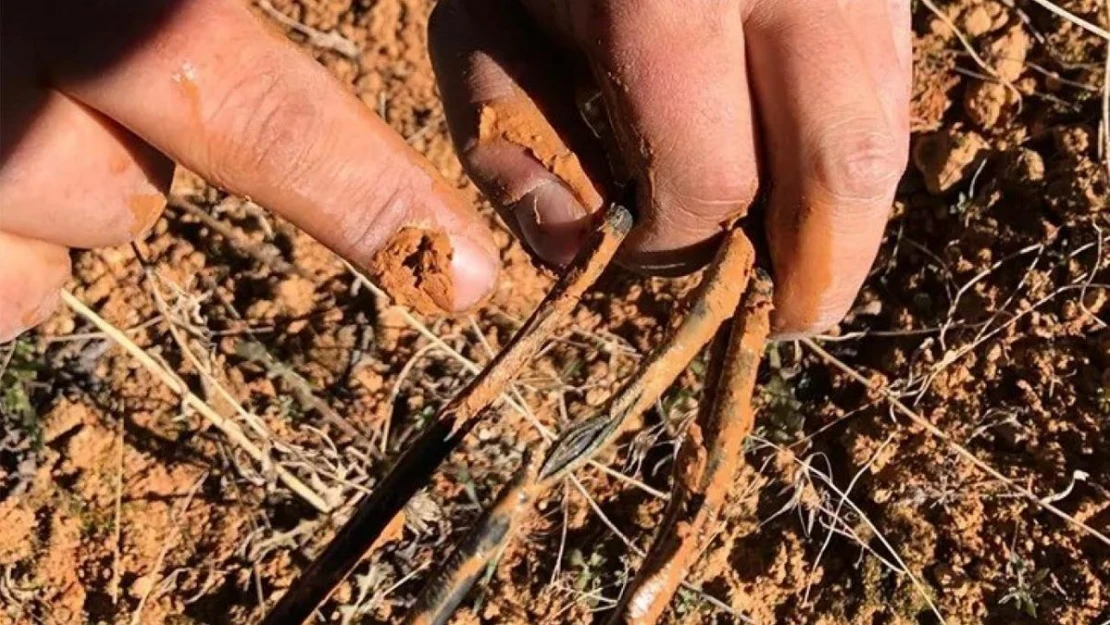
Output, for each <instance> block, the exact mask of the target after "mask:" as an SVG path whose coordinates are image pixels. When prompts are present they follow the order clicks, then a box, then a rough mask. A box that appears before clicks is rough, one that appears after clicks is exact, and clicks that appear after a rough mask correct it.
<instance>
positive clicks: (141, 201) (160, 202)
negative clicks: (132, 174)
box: [127, 193, 166, 237]
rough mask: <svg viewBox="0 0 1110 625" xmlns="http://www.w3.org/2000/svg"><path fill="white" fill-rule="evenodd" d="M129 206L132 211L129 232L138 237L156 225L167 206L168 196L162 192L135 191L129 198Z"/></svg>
mask: <svg viewBox="0 0 1110 625" xmlns="http://www.w3.org/2000/svg"><path fill="white" fill-rule="evenodd" d="M127 208H128V209H130V211H131V217H132V218H133V219H134V221H132V222H131V227H130V228H129V230H128V231H129V233H130V234H131V236H133V237H137V236H139V235H140V234H142V233H143V232H146V230H147V229H148V228H150V227H151V226H152V225H154V222H155V221H157V219H158V216H159V215H161V214H162V210H163V209H164V208H166V196H164V195H162V194H161V193H134V194H132V195H130V196H128V198H127Z"/></svg>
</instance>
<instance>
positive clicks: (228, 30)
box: [0, 0, 499, 342]
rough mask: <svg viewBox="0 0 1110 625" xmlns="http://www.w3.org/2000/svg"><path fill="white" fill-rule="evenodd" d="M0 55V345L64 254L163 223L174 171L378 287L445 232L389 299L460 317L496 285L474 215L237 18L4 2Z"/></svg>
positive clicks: (162, 8)
mask: <svg viewBox="0 0 1110 625" xmlns="http://www.w3.org/2000/svg"><path fill="white" fill-rule="evenodd" d="M0 55H2V56H3V59H4V70H3V72H2V73H0V81H2V84H0V91H2V93H3V99H2V108H0V120H2V121H0V342H2V341H6V340H9V339H11V338H13V337H14V336H15V335H17V334H18V333H20V332H21V331H23V330H25V329H27V328H28V327H30V326H32V325H34V324H36V323H38V322H40V321H42V320H43V319H44V318H46V317H47V316H48V315H49V314H50V312H51V311H52V310H53V309H54V307H55V306H56V305H57V302H58V298H59V289H60V286H61V285H62V283H63V282H64V281H65V280H66V279H67V277H68V276H69V271H70V264H69V254H68V250H67V248H70V247H81V248H87V247H97V246H106V245H117V244H120V243H124V242H126V241H129V240H133V239H135V238H137V237H140V236H142V234H143V232H144V231H146V230H147V229H148V228H150V227H151V226H152V225H153V224H154V223H155V221H157V219H158V216H159V215H160V214H161V211H162V209H163V207H164V205H165V201H166V193H167V191H168V189H169V185H170V180H171V177H172V172H173V163H172V161H177V162H179V163H182V164H183V165H185V166H186V167H188V168H190V169H192V170H193V171H196V172H197V173H199V174H200V175H202V176H204V177H205V178H207V179H208V180H209V181H211V182H213V183H214V184H217V185H219V186H221V187H223V188H225V189H228V190H229V191H232V192H234V193H238V194H241V195H246V196H249V197H251V198H252V199H253V200H255V201H256V202H258V203H260V204H262V205H264V206H266V207H268V208H270V209H272V210H274V211H275V212H277V213H278V214H280V215H282V216H283V217H285V218H287V219H289V220H290V221H292V222H293V223H295V224H296V225H298V226H299V227H301V228H302V229H304V230H305V231H306V232H308V233H309V234H311V235H312V236H314V237H315V238H317V239H318V240H319V241H320V242H321V243H323V244H324V245H326V246H328V247H330V248H331V249H333V250H334V251H336V252H337V253H339V254H340V255H342V256H344V257H346V258H347V259H348V260H350V261H351V262H353V263H354V264H356V265H359V266H361V267H364V268H368V269H369V270H370V272H371V273H372V274H373V273H375V272H376V271H379V270H380V271H386V270H389V269H390V267H389V266H388V265H389V264H390V262H393V261H398V259H397V258H392V259H391V260H389V259H387V257H388V255H387V254H382V255H378V252H379V251H380V250H382V249H383V246H386V249H388V250H392V251H398V250H394V247H393V244H394V243H397V242H398V241H399V240H400V239H402V238H403V237H396V236H394V235H396V234H397V233H398V232H399V231H400V230H401V229H403V228H406V227H412V228H416V229H419V230H421V231H434V232H440V233H443V234H446V235H447V239H446V241H447V242H449V243H450V244H451V249H452V251H451V252H450V253H447V252H446V251H445V250H446V248H445V247H444V246H442V245H439V246H434V247H432V248H431V252H428V251H427V250H422V251H420V252H414V253H427V254H433V255H435V254H439V255H440V256H443V257H442V258H439V259H438V261H443V262H441V263H440V264H438V265H436V263H429V265H431V266H430V270H431V272H432V273H436V272H438V273H436V275H433V276H423V278H424V279H423V280H422V281H416V282H415V283H412V282H411V281H410V282H409V283H404V281H403V280H402V281H401V282H399V283H397V284H393V285H387V286H393V287H395V288H397V289H400V290H402V291H403V290H405V289H406V288H407V289H408V290H409V291H412V292H410V293H402V295H405V296H407V297H409V298H410V299H415V300H416V302H415V303H418V304H419V303H421V302H423V303H424V304H434V305H436V306H438V307H440V308H445V309H449V310H459V309H464V308H467V307H469V306H470V305H472V304H474V303H476V302H477V301H478V300H480V299H481V298H482V297H483V296H484V295H485V294H486V292H487V291H488V290H489V289H490V288H491V287H492V286H493V283H494V281H495V279H496V274H497V267H498V263H499V259H498V255H497V249H496V247H495V246H494V244H493V240H492V238H491V236H490V233H489V232H488V231H487V230H486V228H485V226H484V225H483V223H482V222H481V220H480V219H479V217H478V216H477V214H476V213H475V212H474V211H473V209H472V208H471V207H470V206H469V205H468V204H467V203H466V202H465V200H463V199H462V198H461V197H460V195H459V194H458V193H457V192H456V191H455V190H454V189H451V188H449V187H448V186H447V185H446V183H445V182H443V181H442V180H441V179H440V178H439V177H438V176H437V174H436V173H435V172H434V171H433V170H432V168H431V167H430V165H428V164H427V163H426V162H425V161H424V160H423V159H422V158H421V157H420V156H418V155H417V154H416V153H415V152H413V151H412V150H411V149H410V148H409V147H408V146H407V145H406V144H405V142H404V140H403V139H401V138H400V137H399V136H397V135H396V134H395V133H394V132H393V131H392V130H390V129H389V127H388V126H387V125H386V124H385V123H383V122H382V121H381V120H380V119H378V118H377V117H375V116H374V115H373V114H372V113H370V112H369V111H368V110H367V109H366V107H365V106H363V104H362V103H361V102H360V101H359V100H358V99H357V98H355V97H354V96H353V95H351V94H350V93H348V92H347V90H346V89H345V88H344V87H343V86H342V85H341V84H340V83H339V82H338V81H336V80H334V79H333V78H332V77H331V76H330V75H329V74H328V72H327V71H326V70H325V69H324V68H322V67H320V66H319V65H317V64H316V63H315V62H314V61H313V60H312V59H311V58H309V57H307V56H306V55H304V54H302V53H301V52H300V51H299V50H297V49H296V47H295V46H294V45H293V44H291V43H290V42H288V41H287V40H286V39H285V38H284V37H282V36H281V35H279V34H276V33H271V32H269V30H267V28H266V27H264V26H263V24H261V23H260V22H259V21H258V20H256V19H255V17H254V16H253V15H251V13H250V12H249V10H248V8H247V7H246V5H245V3H242V2H239V1H237V0H110V1H109V2H63V1H61V0H48V1H46V2H37V3H12V4H11V5H10V6H9V5H5V7H4V19H3V22H2V23H0ZM171 159H172V161H171ZM413 232H416V230H408V231H406V233H407V234H411V233H413ZM411 239H412V237H411V236H410V237H409V242H410V243H411V242H412V241H411ZM416 241H417V242H419V241H420V237H416ZM436 241H437V242H438V243H443V241H444V240H443V239H441V238H436ZM401 260H403V259H401ZM418 260H420V261H421V262H423V261H430V260H436V259H428V258H422V259H418ZM438 261H437V262H438ZM394 269H399V268H397V267H394ZM381 277H385V278H387V279H386V280H385V281H386V282H388V278H389V276H381ZM393 277H396V276H393Z"/></svg>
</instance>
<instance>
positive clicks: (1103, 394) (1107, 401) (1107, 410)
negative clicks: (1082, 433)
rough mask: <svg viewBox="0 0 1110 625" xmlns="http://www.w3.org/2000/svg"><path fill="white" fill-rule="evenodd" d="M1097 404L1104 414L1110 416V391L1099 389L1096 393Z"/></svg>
mask: <svg viewBox="0 0 1110 625" xmlns="http://www.w3.org/2000/svg"><path fill="white" fill-rule="evenodd" d="M1095 404H1096V405H1097V406H1098V409H1099V411H1100V412H1102V414H1104V415H1107V416H1110V389H1107V388H1100V389H1098V392H1096V393H1095Z"/></svg>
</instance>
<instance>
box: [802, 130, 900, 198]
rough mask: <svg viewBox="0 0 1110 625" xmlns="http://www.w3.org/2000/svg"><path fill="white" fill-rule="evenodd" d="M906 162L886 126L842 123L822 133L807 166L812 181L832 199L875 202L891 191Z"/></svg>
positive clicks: (898, 144)
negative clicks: (808, 166)
mask: <svg viewBox="0 0 1110 625" xmlns="http://www.w3.org/2000/svg"><path fill="white" fill-rule="evenodd" d="M905 160H906V156H905V148H904V147H903V146H902V145H901V142H899V141H898V140H897V139H895V137H894V135H892V134H891V133H890V132H889V131H888V130H886V129H885V127H882V126H877V125H875V124H862V123H843V124H835V125H833V126H832V128H831V130H829V131H827V132H825V133H824V134H823V136H822V137H821V138H820V140H819V143H818V145H817V147H816V150H815V151H814V156H813V161H812V162H811V163H810V164H809V165H810V168H811V172H810V173H811V178H812V180H813V181H814V182H815V183H816V184H817V185H819V186H820V187H821V188H822V189H824V190H825V191H826V192H828V193H829V194H830V195H832V196H833V197H836V198H842V199H849V200H878V199H881V198H884V197H886V196H887V195H889V194H890V193H891V192H892V191H893V190H894V187H895V185H896V184H897V182H898V179H899V178H900V177H901V175H902V172H903V170H904V169H905Z"/></svg>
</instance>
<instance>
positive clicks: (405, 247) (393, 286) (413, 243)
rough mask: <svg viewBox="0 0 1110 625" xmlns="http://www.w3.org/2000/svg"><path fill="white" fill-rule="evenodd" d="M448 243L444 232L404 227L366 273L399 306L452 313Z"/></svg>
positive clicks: (451, 285)
mask: <svg viewBox="0 0 1110 625" xmlns="http://www.w3.org/2000/svg"><path fill="white" fill-rule="evenodd" d="M451 256H452V248H451V241H450V239H448V237H447V235H446V234H444V233H443V232H438V231H433V230H425V229H421V228H415V227H405V228H402V229H401V230H399V231H398V232H397V233H396V234H394V235H393V238H391V239H390V240H389V242H388V243H386V245H385V247H383V248H382V249H381V250H380V251H379V252H378V253H377V254H375V255H374V258H373V260H371V261H370V266H369V273H370V276H371V277H372V278H373V279H374V281H375V282H376V283H377V284H378V285H379V286H381V287H382V288H383V289H385V291H386V292H387V293H389V296H390V297H392V298H393V299H394V300H395V301H396V302H397V303H398V304H401V305H402V306H408V307H410V308H412V309H414V310H416V311H417V312H420V313H424V314H435V313H442V312H447V311H451V310H454V301H455V294H454V284H453V281H452V279H451V277H452V272H451Z"/></svg>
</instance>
